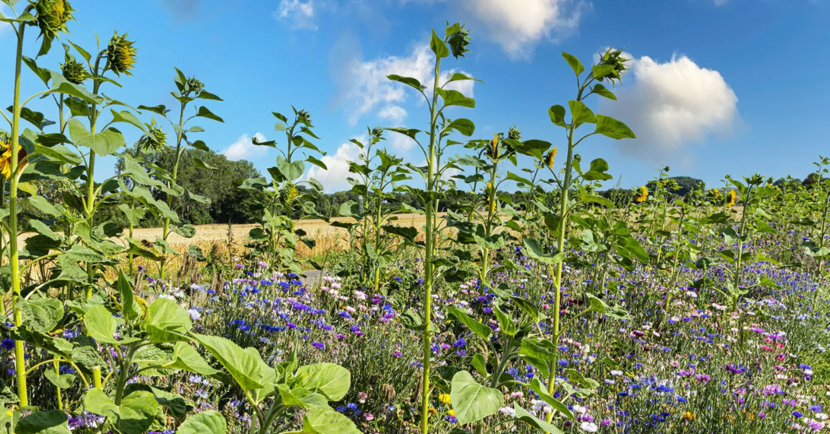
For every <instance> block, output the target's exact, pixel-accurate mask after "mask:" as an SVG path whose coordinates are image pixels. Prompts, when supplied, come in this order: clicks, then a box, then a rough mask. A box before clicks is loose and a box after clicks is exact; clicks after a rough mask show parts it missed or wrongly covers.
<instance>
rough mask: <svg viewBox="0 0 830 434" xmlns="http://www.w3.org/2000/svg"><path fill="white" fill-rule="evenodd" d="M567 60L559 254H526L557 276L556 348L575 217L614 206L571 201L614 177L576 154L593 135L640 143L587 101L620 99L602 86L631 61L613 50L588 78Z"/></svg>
mask: <svg viewBox="0 0 830 434" xmlns="http://www.w3.org/2000/svg"><path fill="white" fill-rule="evenodd" d="M562 56H563V57H564V59H565V61H566V62H567V63H568V65H570V67H571V69H573V72H574V74H575V75H576V79H577V80H576V82H577V92H576V93H577V94H576V99H574V100H571V101H569V102H568V107H569V108H570V115H571V118H570V120H568V119H567V113H568V110H566V109H565V107H564V106H561V105H554V106H552V107H551V108H550V109H549V110H548V114H549V115H550V120H551V122H552V123H553V124H554V125H555V126H557V127H559V128H562V129H563V130H564V133H565V138H566V140H567V156H566V159H565V166H564V169H563V172H564V173H561V177H558V176H557V177H556V178H555V179H556V182H557V185H558V187H559V212H558V213H556V214H552V215H550V216H549V217H548V222H549V224H548V228H549V229H550V230H551V232H552V234H553V235H554V236H555V237H556V238H557V239H558V240H557V243H556V245H555V246H553V247H554V251H553V253H552V254H551V253H549V250H548V249H546V248H543V247H541V245H540V244H539V242H538V241H537V240H535V239H525V242H524V245H525V254H526V255H528V256H529V257H531V258H533V259H535V260H537V261H539V262H540V263H542V264H544V265H545V266H546V267H547V268H548V270H549V273H550V275H553V290H554V296H553V299H554V306H553V309H554V317H553V328H552V332H551V333H552V339H551V340H550V344H551V345H552V347H553V348H555V347H556V346H557V342H558V339H559V337H560V336H561V333H562V328H561V325H560V310H561V308H560V304H561V290H562V270H563V266H564V260H565V240H566V239H567V237H568V233H569V229H570V227H569V222H570V213H571V211H572V210H573V209H574V207H576V206H578V204H579V203H599V204H604V205H609V203H610V201H608V199H605V198H602V197H600V196H596V195H593V194H590V193H589V192H588V190H587V189H585V188H580V189H578V192H579V194H578V195H577V196H576V197H572V196H571V190H572V189H573V188H575V187H577V186H578V185H579V184H578V183H577V180H579V179H581V180H584V181H602V180H608V179H611V175H609V174H608V173H607V171H608V163H606V162H605V160H602V159H596V160H594V161H592V162H591V164H590V168H589V170H587V171H584V170H582V168H581V167H580V163H579V161H578V159H575V158H574V157H575V152H574V151H575V149H576V147H577V146H579V145H580V144H581V143H582V142H583V141H584V140H585V139H587V138H589V137H591V136H594V135H602V136H605V137H608V138H611V139H614V140H620V139H633V138H635V135H634V133H633V132H632V131H631V129H629V128H628V126H626V125H625V124H624V123H622V122H620V121H618V120H616V119H614V118H611V117H608V116H603V115H595V114H594V112H593V111H592V110H591V109H590V108H588V106H587V105H586V104H585V100H586V99H587V98H588V97H589V96H591V95H599V96H601V97H604V98H607V99H611V100H616V96H615V95H614V94H613V93H612V92H611V91H610V90H608V88H606V87H605V85H604V84H603V83H612V84H613V83H615V82H617V81H620V80H621V79H622V73H623V72H624V71H626V69H627V68H626V66H625V64H626V62H627V61H628V59H626V58H625V57H623V53H622V50H612V49H609V50H607V51H606V52H605V53H603V54H601V55H600V56H599V62H598V63H597V64H596V65H594V66H593V67H592V68H591V70H590V72H588V73H587V74H585V67H584V66H583V65H582V63H581V62H580V61H579V59H577V58H576V57H575V56H573V55H571V54H568V53H562ZM588 124H592V125H594V126H595V128H594V131H593V132H590V133H587V134H585V135H583V136H581V137H580V136H578V135H577V130H578V129H579V128H580V127H582V126H584V125H588ZM606 201H607V202H606ZM610 205H611V206H613V203H610ZM554 267H555V270H554ZM592 300H593V299H592ZM597 300H598V299H597ZM598 309H599V308H598ZM548 363H549V364H550V366H551V368H550V369H549V371H550V377H549V378H548V384H547V387H548V392H549V393H551V394H552V393H553V390H554V387H555V378H554V375H555V369H553V366H554V364H555V360H549V361H548ZM551 417H552V414H549V415H548V417H547V420H548V421H550V419H551Z"/></svg>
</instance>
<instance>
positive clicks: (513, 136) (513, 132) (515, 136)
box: [507, 127, 522, 140]
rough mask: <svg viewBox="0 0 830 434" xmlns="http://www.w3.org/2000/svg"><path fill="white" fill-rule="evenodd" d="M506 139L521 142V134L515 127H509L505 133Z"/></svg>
mask: <svg viewBox="0 0 830 434" xmlns="http://www.w3.org/2000/svg"><path fill="white" fill-rule="evenodd" d="M507 138H508V139H510V140H521V139H522V132H521V131H519V129H518V128H516V127H510V129H509V130H508V131H507Z"/></svg>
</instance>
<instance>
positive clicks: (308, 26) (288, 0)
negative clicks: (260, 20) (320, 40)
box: [274, 0, 317, 30]
mask: <svg viewBox="0 0 830 434" xmlns="http://www.w3.org/2000/svg"><path fill="white" fill-rule="evenodd" d="M314 17H315V8H314V0H308V1H305V2H304V1H302V0H281V1H280V6H279V8H278V9H277V10H276V11H274V18H276V19H277V20H281V21H286V22H287V23H288V28H290V29H292V30H317V23H316V22H315V20H314Z"/></svg>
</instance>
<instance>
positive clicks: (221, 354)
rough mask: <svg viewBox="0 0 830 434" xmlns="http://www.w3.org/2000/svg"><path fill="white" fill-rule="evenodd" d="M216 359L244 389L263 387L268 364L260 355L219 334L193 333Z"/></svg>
mask: <svg viewBox="0 0 830 434" xmlns="http://www.w3.org/2000/svg"><path fill="white" fill-rule="evenodd" d="M193 336H194V337H195V338H196V340H197V341H199V343H201V344H202V346H204V347H205V348H206V349H207V350H208V351H209V352H210V353H211V354H213V357H216V360H218V361H219V363H220V364H222V366H224V367H225V369H226V370H227V371H228V373H230V374H231V376H232V377H233V378H234V380H236V382H237V383H238V384H239V386H240V387H242V389H243V390H245V391H248V390H253V389H262V388H263V387H265V385H264V384H263V378H264V376H265V368H267V365H265V363H263V362H262V359H261V358H259V357H258V356H254V355H253V354H251V353H248V352H246V351H243V350H242V348H240V347H239V346H238V345H236V344H235V343H233V342H231V341H230V340H228V339H225V338H221V337H218V336H207V335H200V334H195V333H194V334H193Z"/></svg>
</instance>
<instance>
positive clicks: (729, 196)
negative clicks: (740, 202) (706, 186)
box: [726, 190, 738, 207]
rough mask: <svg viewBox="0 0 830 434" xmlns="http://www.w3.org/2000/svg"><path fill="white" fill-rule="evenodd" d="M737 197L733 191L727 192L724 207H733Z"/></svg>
mask: <svg viewBox="0 0 830 434" xmlns="http://www.w3.org/2000/svg"><path fill="white" fill-rule="evenodd" d="M737 197H738V194H737V193H735V190H729V194H727V195H726V206H728V207H733V206H735V198H737Z"/></svg>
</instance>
